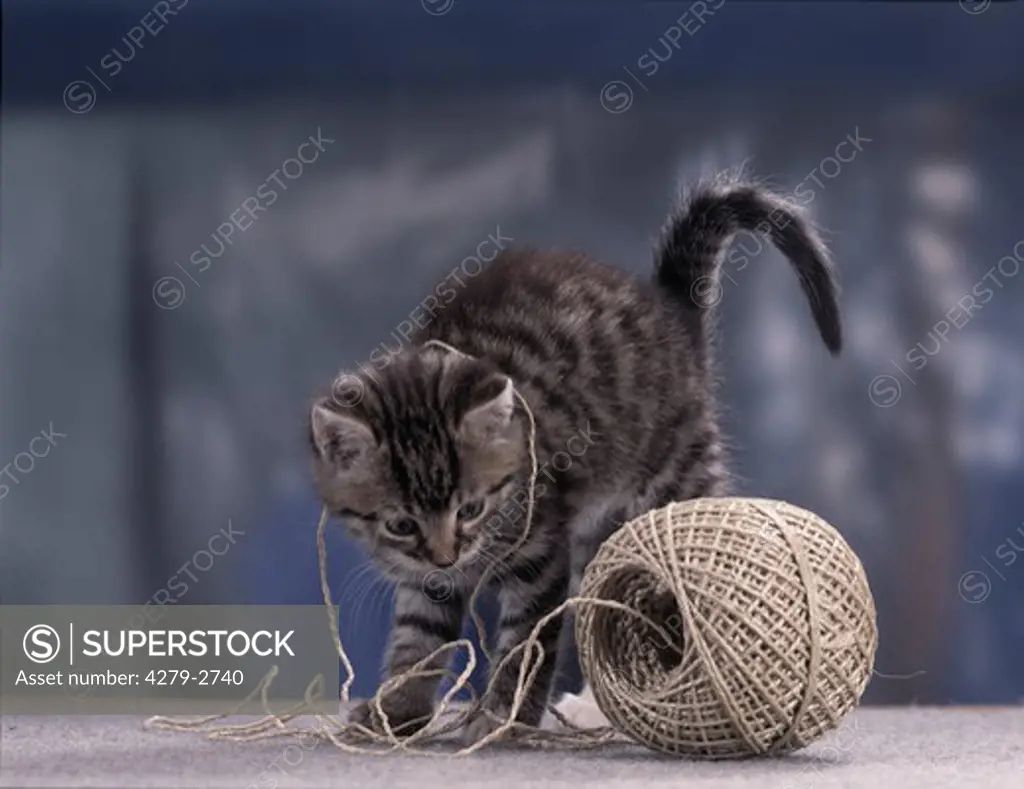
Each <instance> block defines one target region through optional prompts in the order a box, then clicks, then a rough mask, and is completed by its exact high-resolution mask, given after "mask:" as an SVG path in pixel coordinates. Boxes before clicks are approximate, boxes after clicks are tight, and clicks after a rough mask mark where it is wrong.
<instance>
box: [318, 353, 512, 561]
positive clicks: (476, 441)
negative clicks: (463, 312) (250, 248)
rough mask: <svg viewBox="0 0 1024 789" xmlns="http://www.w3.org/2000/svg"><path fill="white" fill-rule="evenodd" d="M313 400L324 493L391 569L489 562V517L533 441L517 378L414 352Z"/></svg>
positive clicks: (320, 482) (485, 366) (448, 357)
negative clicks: (517, 392)
mask: <svg viewBox="0 0 1024 789" xmlns="http://www.w3.org/2000/svg"><path fill="white" fill-rule="evenodd" d="M342 380H343V382H344V383H343V388H344V392H342V393H341V396H339V391H338V388H337V387H335V389H334V394H333V395H332V396H330V397H325V398H321V399H319V400H317V401H316V402H315V403H314V404H313V408H312V411H311V414H310V443H311V446H312V450H313V470H314V477H315V480H316V485H317V489H318V491H319V493H320V496H321V498H322V499H323V501H324V503H325V504H326V505H327V507H328V509H329V510H330V511H331V512H333V513H335V514H337V515H340V516H342V517H344V518H345V519H346V520H347V522H348V524H349V528H350V531H351V532H352V533H353V535H354V536H355V537H356V538H357V539H359V540H360V541H361V542H362V543H363V544H364V545H365V546H366V547H367V548H368V550H369V551H370V553H371V554H372V555H373V556H374V558H375V559H376V560H377V561H378V563H379V564H380V565H381V566H382V567H383V569H384V570H385V571H386V572H388V573H389V575H391V576H392V577H395V578H400V577H407V578H410V577H415V576H418V577H422V575H423V574H424V573H425V572H428V571H430V570H431V569H436V568H438V567H450V566H452V565H455V566H456V567H458V568H463V567H465V566H468V565H469V564H472V563H474V562H477V561H481V560H482V559H484V558H486V557H485V555H484V554H486V552H487V541H488V534H487V533H486V532H485V530H484V524H485V523H486V522H487V519H488V515H489V514H491V513H492V512H493V511H494V510H495V509H496V508H497V507H498V506H499V505H500V504H501V503H502V502H503V501H504V500H505V499H506V498H507V496H508V495H509V493H510V492H511V491H512V489H513V488H514V487H515V485H516V482H517V480H518V479H519V477H520V473H521V472H522V470H523V468H524V464H525V462H526V458H527V453H526V439H525V431H524V429H523V424H522V419H521V415H520V414H518V413H517V410H516V406H517V402H516V397H515V391H514V389H513V384H512V381H511V379H510V378H509V377H508V376H506V375H504V374H502V373H500V372H498V371H497V370H496V369H494V368H493V367H491V366H490V365H488V364H486V363H484V362H481V361H476V360H471V359H465V358H462V357H458V356H456V355H455V354H449V353H445V352H443V351H439V350H435V349H433V348H429V349H416V348H413V349H408V350H406V351H404V352H402V353H400V354H399V355H398V356H396V357H393V358H392V359H391V362H390V364H389V365H388V366H386V367H385V368H384V369H382V370H375V371H373V372H372V373H370V374H367V373H362V374H359V375H355V374H345V375H344V376H343V377H342V378H341V379H336V381H342Z"/></svg>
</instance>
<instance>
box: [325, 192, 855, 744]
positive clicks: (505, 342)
mask: <svg viewBox="0 0 1024 789" xmlns="http://www.w3.org/2000/svg"><path fill="white" fill-rule="evenodd" d="M741 230H747V231H750V232H752V233H755V234H758V235H760V236H764V237H767V238H768V239H769V240H771V241H772V242H774V243H775V244H776V245H777V246H778V247H779V248H780V249H781V250H782V251H783V252H784V253H785V254H786V255H787V257H788V258H789V260H790V261H791V262H792V264H793V266H794V268H795V270H796V272H797V274H798V276H799V279H800V282H801V284H802V286H803V289H804V291H805V293H806V295H807V297H808V300H809V302H810V305H811V307H812V312H813V315H814V318H815V320H816V321H817V325H818V328H819V331H820V333H821V336H822V338H823V340H824V341H825V344H826V346H827V347H828V348H829V349H830V350H831V351H832V352H833V353H837V352H838V351H839V348H840V345H841V334H840V322H839V310H838V303H837V290H836V285H835V282H834V276H833V272H832V268H831V265H830V263H829V260H828V257H827V254H826V252H825V249H824V247H823V245H822V243H821V241H820V240H819V239H818V237H817V235H816V234H815V232H814V230H813V228H812V227H811V226H810V225H809V224H808V223H807V222H806V220H805V219H804V218H803V217H802V216H801V215H800V214H799V213H798V212H797V210H796V209H795V208H794V207H793V206H791V205H790V204H788V203H787V202H785V201H784V200H782V199H781V198H779V197H777V196H775V195H773V194H771V193H769V192H767V191H765V190H764V189H763V188H761V187H759V186H756V185H752V184H745V183H737V182H731V183H728V182H716V183H713V184H705V185H702V186H700V187H698V188H697V189H695V190H694V192H693V193H692V194H691V196H690V197H689V199H688V200H687V201H686V202H685V203H684V204H683V205H682V206H681V207H680V209H679V210H678V211H677V212H676V213H674V214H673V215H672V216H671V217H670V218H669V221H668V223H667V224H666V227H665V229H664V231H663V236H662V239H661V241H660V243H659V245H658V247H657V249H656V251H655V276H654V278H653V281H652V282H650V283H644V282H638V281H635V280H634V279H633V278H631V277H629V276H627V275H626V274H625V273H623V272H621V271H619V270H617V269H614V268H611V267H608V266H605V265H603V264H600V263H598V262H595V261H593V260H591V259H589V258H588V257H586V256H585V255H581V254H562V253H543V252H537V251H533V250H528V249H509V250H506V251H504V252H502V253H501V254H500V255H499V256H498V257H497V258H496V259H495V260H494V261H493V262H492V263H491V264H489V265H488V266H487V267H486V268H485V269H484V270H483V272H482V273H481V274H479V275H478V276H476V277H475V278H473V279H470V280H468V281H467V282H465V283H464V287H463V288H462V289H461V290H460V291H459V292H458V294H457V296H456V297H455V298H454V299H453V300H452V301H451V303H450V304H448V305H446V306H445V307H444V309H442V310H441V311H439V312H437V313H436V314H434V315H432V320H431V321H430V322H429V323H428V324H427V325H426V327H425V328H424V329H422V331H420V333H419V334H418V335H417V336H415V337H414V340H413V343H412V345H411V346H410V347H409V348H407V349H405V350H404V351H400V352H398V353H396V354H395V355H394V356H393V357H391V358H390V359H388V360H387V363H386V364H384V365H380V364H378V365H376V366H375V367H374V369H372V370H368V369H366V368H365V367H364V368H361V370H360V371H358V372H356V373H352V374H351V375H354V376H356V377H358V379H359V382H360V387H361V391H362V395H361V398H360V399H359V402H357V403H355V404H353V405H348V406H347V407H343V406H342V405H340V404H339V402H338V401H336V400H332V399H331V398H323V399H321V400H319V401H317V403H316V404H315V405H314V407H313V412H312V419H311V430H310V438H311V444H312V447H313V456H314V472H315V478H316V482H317V485H318V489H319V491H320V494H321V496H322V497H323V499H324V501H325V502H326V504H327V506H328V507H330V508H331V509H332V510H333V511H335V512H337V513H339V514H341V515H343V516H347V522H348V524H349V527H350V529H351V530H352V532H353V533H354V534H355V535H356V536H357V537H358V538H359V539H360V540H362V541H363V543H364V544H365V545H366V546H367V548H368V550H369V551H370V552H371V554H372V555H373V556H374V558H375V559H376V561H377V562H378V564H379V565H380V567H381V568H382V569H383V570H384V572H385V573H387V574H388V575H389V576H390V577H391V578H392V579H393V580H394V581H395V582H396V584H397V591H396V618H395V626H394V628H393V630H392V636H391V641H390V648H389V652H388V658H387V670H388V672H389V674H391V675H394V674H396V673H398V672H401V671H403V670H404V669H406V668H408V667H409V666H411V665H413V664H415V663H416V662H417V661H419V660H421V659H422V658H424V657H425V656H426V655H428V654H429V653H430V652H431V651H432V650H434V649H436V648H437V647H438V646H440V645H441V644H443V643H445V642H446V641H450V640H452V639H454V638H456V637H457V636H458V633H459V630H460V624H461V622H462V620H463V617H464V615H465V610H464V608H465V601H466V599H467V598H468V595H469V592H470V590H471V589H472V587H473V585H474V584H475V583H476V581H477V580H478V579H479V578H480V575H481V573H482V571H483V569H484V568H485V567H487V566H488V565H491V564H493V563H494V562H495V561H496V560H497V559H501V558H503V557H504V558H503V561H501V562H500V563H499V564H497V565H496V570H495V574H494V579H493V585H494V586H495V588H496V589H497V593H498V597H499V599H500V602H501V610H502V614H501V624H500V629H499V633H498V634H497V648H496V649H497V651H496V654H497V657H498V658H499V659H500V657H501V655H502V654H504V653H505V652H506V651H507V650H508V649H509V648H511V647H512V646H514V645H515V644H516V643H518V642H520V641H521V640H522V639H523V638H525V637H526V635H527V634H528V633H529V632H530V630H531V629H532V627H533V626H534V624H535V623H536V622H537V621H538V619H539V618H540V617H542V616H543V615H544V614H546V613H548V612H550V611H551V610H552V609H554V608H555V607H557V606H558V605H559V604H560V603H561V602H562V601H563V600H564V599H565V598H566V595H568V594H571V593H572V592H573V591H574V590H575V589H576V588H577V586H578V583H579V579H580V576H581V574H582V572H583V569H584V568H585V566H586V564H587V562H588V561H589V560H590V559H591V558H592V557H593V555H594V552H595V551H596V550H597V548H598V547H599V546H600V544H601V542H602V541H603V540H604V539H606V538H607V537H608V535H610V534H611V533H612V532H613V531H614V530H615V529H617V528H618V527H619V526H620V525H621V524H622V523H623V522H624V521H626V520H628V519H630V518H632V517H634V516H636V515H638V514H641V513H642V512H644V511H646V510H648V509H650V508H653V507H658V506H662V505H664V504H666V503H668V502H669V501H673V500H682V499H689V498H694V497H698V496H715V495H721V494H723V493H725V492H726V483H727V474H726V466H725V457H724V454H725V453H724V450H723V445H722V440H721V437H720V434H719V429H718V423H717V419H716V409H715V398H714V370H713V359H712V349H711V346H712V330H713V311H712V309H711V308H710V306H707V305H706V304H705V302H703V301H702V299H701V298H700V297H699V293H698V292H697V291H698V290H699V288H698V287H697V286H698V285H699V284H701V283H706V282H708V281H711V282H713V281H715V280H716V278H717V276H718V273H719V268H720V266H721V263H722V259H723V256H724V252H725V250H726V248H727V246H728V244H729V242H730V240H731V239H732V237H733V236H734V235H735V234H736V233H737V232H739V231H741ZM432 339H437V340H442V341H443V342H445V343H447V344H449V345H452V346H454V347H455V348H458V349H460V350H461V351H462V352H464V353H465V354H468V355H470V356H472V357H474V358H473V359H471V360H467V359H464V358H461V357H459V356H457V355H453V354H450V353H447V352H445V351H443V350H439V349H436V348H433V347H424V344H425V343H426V342H428V341H429V340H432ZM510 381H511V382H513V383H514V386H515V389H516V390H517V391H518V392H519V393H521V394H522V396H523V397H524V398H525V399H526V401H527V402H528V403H529V405H530V409H531V411H532V413H533V415H534V418H535V420H536V454H537V458H538V462H539V464H540V467H541V474H540V476H539V478H538V482H539V484H538V485H537V488H536V491H535V493H536V499H537V501H536V508H535V515H534V519H533V524H532V527H531V530H530V533H529V535H527V537H526V540H525V543H524V544H523V545H522V546H521V547H519V548H518V550H516V551H515V552H514V553H513V554H512V555H508V556H505V554H506V553H507V552H508V551H509V549H510V548H511V547H512V546H513V545H515V544H516V542H517V541H518V540H519V539H520V538H521V537H522V536H523V530H524V526H525V523H526V518H525V517H524V513H525V501H526V493H525V491H526V484H527V478H528V474H529V469H530V459H529V457H528V453H527V452H526V433H525V430H526V420H525V418H524V414H523V411H522V409H521V407H520V406H518V404H517V403H516V401H515V400H514V399H513V392H512V389H511V388H510V387H509V382H510ZM348 402H350V401H349V400H346V403H348ZM460 507H462V508H463V509H462V516H461V517H460V515H459V514H458V513H459V511H460ZM396 532H397V533H396ZM406 532H409V533H408V534H406ZM562 627H563V623H562V622H561V621H558V620H553V621H552V622H551V623H550V625H549V626H548V627H547V628H546V629H545V631H544V632H543V633H542V641H543V643H544V645H545V647H546V648H547V649H546V656H547V657H546V662H545V664H544V666H543V668H542V670H541V672H540V674H539V675H538V677H537V680H536V682H535V683H534V686H533V689H532V692H531V694H530V696H529V698H528V699H527V701H526V703H525V705H524V706H523V708H522V710H521V711H520V714H519V720H521V721H523V722H525V723H531V724H536V723H537V722H539V720H540V718H541V716H542V714H543V711H544V709H545V706H546V703H547V701H548V695H549V688H550V686H551V681H552V677H553V674H554V672H555V655H556V652H557V646H558V642H559V638H560V632H561V630H562ZM443 663H444V660H437V661H435V665H434V667H435V668H437V669H439V670H440V669H443V668H444V666H443ZM517 672H518V669H517V666H516V664H514V663H513V664H511V665H510V667H509V669H508V670H507V671H505V672H503V674H502V675H501V676H498V677H494V678H493V679H492V683H493V684H492V690H491V692H490V693H489V694H488V696H487V697H486V698H485V700H484V706H485V707H486V708H487V709H489V710H492V711H494V712H497V713H498V714H502V713H504V712H505V711H507V710H508V708H509V705H510V703H511V698H512V694H513V691H514V687H515V682H516V676H517ZM436 686H437V678H431V679H424V680H418V681H417V682H416V683H414V684H410V685H406V686H403V687H401V688H399V689H398V690H397V691H395V692H393V693H391V694H390V695H388V696H386V697H385V700H384V706H385V709H386V710H387V712H388V715H389V718H390V719H391V723H392V726H395V725H398V724H403V723H409V724H410V725H409V728H414V727H415V722H414V721H415V719H417V718H422V717H423V716H425V715H427V714H429V712H430V710H431V706H432V703H433V696H434V693H435V691H436ZM353 714H354V716H355V717H356V718H357V719H360V720H363V721H364V722H367V723H370V724H376V725H378V726H379V721H375V720H372V718H373V716H372V715H371V714H370V712H369V710H368V709H367V708H366V707H365V706H364V707H362V708H359V709H357V710H356V711H355V712H354V713H353ZM489 726H490V723H489V722H488V720H487V718H486V716H480V717H478V718H477V719H476V720H474V722H473V723H472V724H471V725H470V727H469V730H468V732H467V733H468V735H469V736H470V738H475V737H477V736H479V735H480V734H482V733H484V732H485V731H486V730H487V729H488V727H489Z"/></svg>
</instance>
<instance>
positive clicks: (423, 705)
mask: <svg viewBox="0 0 1024 789" xmlns="http://www.w3.org/2000/svg"><path fill="white" fill-rule="evenodd" d="M381 707H383V709H384V714H385V715H387V718H388V726H390V727H391V731H392V732H394V733H395V735H396V736H398V737H408V736H410V735H412V734H415V733H416V732H418V731H419V730H420V729H422V728H423V727H424V726H426V724H427V722H428V721H429V720H430V716H431V714H432V713H433V711H434V708H433V705H431V704H430V702H429V701H428V702H423V701H418V700H417V701H413V700H410V699H407V698H403V697H401V696H398V697H395V696H385V697H384V700H383V702H382V704H381ZM348 721H349V723H357V724H359V725H361V726H365V727H366V728H367V729H370V730H371V731H374V732H376V733H377V734H385V733H386V732H385V730H384V721H383V720H381V718H380V715H378V713H377V709H376V706H375V705H374V704H373V701H372V700H371V699H367V700H366V701H362V702H360V703H359V704H357V705H356V706H355V707H353V708H352V709H351V710H350V711H349V713H348Z"/></svg>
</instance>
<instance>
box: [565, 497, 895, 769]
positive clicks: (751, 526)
mask: <svg viewBox="0 0 1024 789" xmlns="http://www.w3.org/2000/svg"><path fill="white" fill-rule="evenodd" d="M580 595H581V597H583V598H597V599H602V600H615V601H618V602H620V603H625V604H626V606H628V607H629V609H632V610H626V609H622V608H611V607H607V606H599V605H581V606H580V607H579V611H578V615H577V619H576V639H577V644H578V648H579V653H580V662H581V666H582V668H583V673H584V675H585V677H586V678H587V680H588V681H589V682H590V683H591V685H592V687H593V690H594V696H595V698H596V700H597V703H598V706H599V707H600V708H601V711H602V712H603V713H604V714H605V716H606V717H607V718H608V719H609V720H610V721H611V723H612V724H613V725H615V726H616V727H617V728H618V729H620V730H622V731H623V732H625V733H626V734H628V735H630V736H631V737H632V738H633V739H635V740H638V741H639V742H641V743H643V744H645V745H647V746H648V747H650V748H653V749H656V750H659V751H664V752H668V753H674V754H680V755H686V756H690V757H696V758H705V759H727V758H735V757H741V756H751V755H755V754H762V753H780V752H785V751H791V750H795V749H797V748H802V747H804V746H806V745H808V744H809V743H811V742H812V741H814V740H815V739H817V738H818V737H820V736H821V735H822V734H824V733H826V732H827V731H829V730H831V729H833V728H835V727H836V726H837V725H838V724H839V723H840V722H841V721H842V719H843V718H844V716H845V715H846V714H847V713H849V712H850V711H851V710H852V709H853V708H854V707H855V706H856V705H857V703H858V701H859V700H860V697H861V694H862V693H863V692H864V689H865V688H866V687H867V684H868V681H869V679H870V678H871V674H872V670H873V665H874V658H875V650H876V647H877V644H878V630H877V626H876V617H875V605H874V600H873V598H872V596H871V590H870V588H869V586H868V582H867V577H866V575H865V573H864V569H863V567H862V566H861V563H860V561H859V559H858V558H857V556H856V554H854V552H853V551H852V550H851V549H850V547H849V545H847V544H846V542H845V540H844V539H843V538H842V536H841V535H840V534H839V532H837V531H836V530H835V529H834V528H833V527H832V526H830V525H829V524H828V523H826V522H825V521H823V520H822V519H821V518H819V517H818V516H816V515H814V514H813V513H811V512H808V511H806V510H803V509H800V508H799V507H794V506H793V505H791V504H787V503H785V502H781V501H771V500H767V499H741V498H714V499H696V500H693V501H689V502H685V503H677V504H671V505H669V506H667V507H665V508H663V509H660V510H654V511H652V512H649V513H647V514H646V515H643V516H641V517H639V518H637V519H636V520H634V521H631V522H630V523H628V524H626V525H625V526H623V527H622V528H621V529H620V530H619V531H618V532H616V533H615V534H614V535H613V536H612V537H611V538H610V539H608V540H607V541H606V542H605V543H604V545H603V546H602V547H601V549H600V551H599V552H598V554H597V556H596V557H595V558H594V560H593V561H592V562H591V564H590V565H589V566H588V568H587V571H586V574H585V576H584V578H583V583H582V588H581V592H580Z"/></svg>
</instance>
